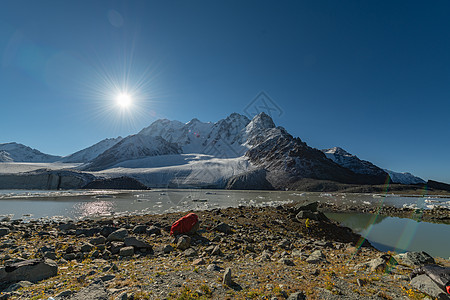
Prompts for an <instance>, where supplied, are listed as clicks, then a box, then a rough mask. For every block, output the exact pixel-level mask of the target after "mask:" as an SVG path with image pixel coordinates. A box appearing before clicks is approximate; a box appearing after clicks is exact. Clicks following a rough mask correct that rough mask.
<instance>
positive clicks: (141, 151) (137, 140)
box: [82, 134, 181, 171]
mask: <svg viewBox="0 0 450 300" xmlns="http://www.w3.org/2000/svg"><path fill="white" fill-rule="evenodd" d="M180 152H181V150H180V148H179V146H178V145H177V144H174V143H169V142H168V141H166V140H165V139H163V138H162V137H159V136H157V137H151V136H145V135H140V134H136V135H130V136H128V137H126V138H124V139H122V140H121V141H120V142H118V143H117V144H115V145H114V146H112V147H111V148H109V149H108V150H106V151H105V152H103V153H102V154H100V155H99V156H97V157H96V158H95V159H94V160H92V161H91V162H90V163H88V164H86V165H85V166H84V167H82V169H84V170H88V171H98V170H104V169H107V168H110V167H111V166H113V165H115V164H117V163H120V162H122V161H126V160H132V159H137V158H143V157H148V156H157V155H167V154H179V153H180Z"/></svg>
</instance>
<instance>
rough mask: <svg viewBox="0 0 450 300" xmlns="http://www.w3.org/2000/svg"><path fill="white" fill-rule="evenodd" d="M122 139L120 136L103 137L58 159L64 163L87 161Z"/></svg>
mask: <svg viewBox="0 0 450 300" xmlns="http://www.w3.org/2000/svg"><path fill="white" fill-rule="evenodd" d="M122 139H123V138H122V137H120V136H119V137H118V138H111V139H104V140H102V141H100V142H98V143H97V144H94V145H92V146H90V147H88V148H86V149H83V150H80V151H78V152H75V153H73V154H71V155H69V156H65V157H63V158H62V159H61V160H60V161H61V162H65V163H87V162H89V161H91V160H93V159H94V158H96V157H97V156H99V155H100V154H102V153H103V152H105V151H106V150H108V149H109V148H111V147H113V146H114V145H116V144H117V143H118V142H120V141H121V140H122Z"/></svg>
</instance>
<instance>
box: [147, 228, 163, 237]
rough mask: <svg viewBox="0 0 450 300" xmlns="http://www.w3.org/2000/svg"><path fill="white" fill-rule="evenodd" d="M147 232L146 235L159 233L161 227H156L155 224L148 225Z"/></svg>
mask: <svg viewBox="0 0 450 300" xmlns="http://www.w3.org/2000/svg"><path fill="white" fill-rule="evenodd" d="M147 234H148V235H152V234H156V235H161V228H158V227H156V226H150V227H149V228H148V229H147Z"/></svg>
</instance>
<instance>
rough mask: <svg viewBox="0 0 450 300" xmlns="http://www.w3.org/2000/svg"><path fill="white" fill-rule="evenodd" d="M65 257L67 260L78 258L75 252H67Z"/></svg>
mask: <svg viewBox="0 0 450 300" xmlns="http://www.w3.org/2000/svg"><path fill="white" fill-rule="evenodd" d="M63 258H64V259H65V260H67V261H69V260H74V259H76V258H77V255H76V254H75V253H66V254H64V255H63Z"/></svg>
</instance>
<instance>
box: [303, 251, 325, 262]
mask: <svg viewBox="0 0 450 300" xmlns="http://www.w3.org/2000/svg"><path fill="white" fill-rule="evenodd" d="M306 262H308V263H310V264H320V263H322V262H326V257H325V255H323V253H322V251H320V250H316V251H314V252H313V253H311V254H310V255H309V257H308V258H307V259H306Z"/></svg>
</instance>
